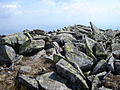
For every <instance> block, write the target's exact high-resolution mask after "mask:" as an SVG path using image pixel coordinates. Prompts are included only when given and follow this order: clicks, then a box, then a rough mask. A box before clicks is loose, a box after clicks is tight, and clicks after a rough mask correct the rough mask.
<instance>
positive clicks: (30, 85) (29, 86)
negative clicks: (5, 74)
mask: <svg viewBox="0 0 120 90" xmlns="http://www.w3.org/2000/svg"><path fill="white" fill-rule="evenodd" d="M16 83H17V86H16V87H17V89H18V90H40V89H39V86H38V83H37V81H36V80H35V79H33V78H30V77H29V76H27V75H20V76H18V77H17V82H16Z"/></svg>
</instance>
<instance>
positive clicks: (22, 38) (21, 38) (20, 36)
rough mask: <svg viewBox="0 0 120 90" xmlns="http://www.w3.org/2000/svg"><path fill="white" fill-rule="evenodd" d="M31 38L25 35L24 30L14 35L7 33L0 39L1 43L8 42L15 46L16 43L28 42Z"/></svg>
mask: <svg viewBox="0 0 120 90" xmlns="http://www.w3.org/2000/svg"><path fill="white" fill-rule="evenodd" d="M28 39H29V38H28V37H27V36H26V35H24V33H23V32H19V33H15V34H12V35H7V36H5V37H3V38H1V39H0V44H4V45H6V44H8V45H12V46H14V44H23V43H24V42H26V41H27V40H28Z"/></svg>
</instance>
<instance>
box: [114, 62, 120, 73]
mask: <svg viewBox="0 0 120 90" xmlns="http://www.w3.org/2000/svg"><path fill="white" fill-rule="evenodd" d="M114 65H115V71H116V72H117V73H118V74H119V75H120V60H115V61H114Z"/></svg>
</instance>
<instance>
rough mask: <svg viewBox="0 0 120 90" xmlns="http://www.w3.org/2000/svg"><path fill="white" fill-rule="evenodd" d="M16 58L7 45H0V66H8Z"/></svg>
mask: <svg viewBox="0 0 120 90" xmlns="http://www.w3.org/2000/svg"><path fill="white" fill-rule="evenodd" d="M15 57H16V53H15V51H14V49H13V48H12V47H10V46H7V45H0V65H4V64H10V63H12V61H13V59H14V58H15Z"/></svg>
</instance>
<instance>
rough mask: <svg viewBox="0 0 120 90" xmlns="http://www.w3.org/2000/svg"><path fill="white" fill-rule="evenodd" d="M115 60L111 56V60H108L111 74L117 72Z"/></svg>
mask: <svg viewBox="0 0 120 90" xmlns="http://www.w3.org/2000/svg"><path fill="white" fill-rule="evenodd" d="M114 60H115V58H114V57H113V56H111V57H110V59H109V60H108V64H107V67H108V68H109V70H110V71H111V72H115V67H114Z"/></svg>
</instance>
